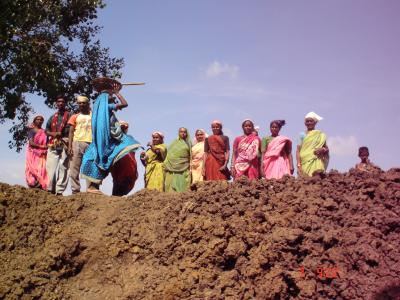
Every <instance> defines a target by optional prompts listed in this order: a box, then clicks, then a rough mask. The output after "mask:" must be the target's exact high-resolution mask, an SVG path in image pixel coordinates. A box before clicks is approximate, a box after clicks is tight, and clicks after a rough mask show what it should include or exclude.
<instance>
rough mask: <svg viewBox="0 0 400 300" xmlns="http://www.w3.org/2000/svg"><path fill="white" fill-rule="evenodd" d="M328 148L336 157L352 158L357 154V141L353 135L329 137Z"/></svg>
mask: <svg viewBox="0 0 400 300" xmlns="http://www.w3.org/2000/svg"><path fill="white" fill-rule="evenodd" d="M328 147H329V151H330V152H331V153H332V154H333V155H337V156H354V155H357V153H358V141H357V138H356V137H355V136H353V135H350V136H333V137H329V138H328Z"/></svg>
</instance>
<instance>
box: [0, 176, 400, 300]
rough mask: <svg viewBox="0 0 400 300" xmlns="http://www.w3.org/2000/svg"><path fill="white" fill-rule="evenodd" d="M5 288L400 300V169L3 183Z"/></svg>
mask: <svg viewBox="0 0 400 300" xmlns="http://www.w3.org/2000/svg"><path fill="white" fill-rule="evenodd" d="M0 251H1V252H0V253H1V257H0V269H1V270H2V272H1V275H0V299H3V298H5V299H16V298H22V299H37V298H40V297H42V298H45V299H399V298H396V297H400V288H399V287H400V169H392V170H390V171H388V172H382V173H375V174H367V173H357V172H355V171H351V172H350V173H346V174H340V173H336V172H331V173H329V174H327V175H326V177H325V178H310V179H294V178H285V179H283V180H282V181H265V180H260V181H255V182H249V181H247V180H245V179H243V180H239V181H236V182H235V183H230V184H228V183H224V182H209V183H205V184H199V185H196V186H194V187H193V191H190V192H187V193H182V194H166V193H158V192H154V191H146V190H142V191H139V192H138V193H136V194H135V195H133V196H131V197H128V198H117V197H105V196H100V197H99V196H93V195H87V194H79V195H77V196H69V197H55V196H52V195H49V194H47V193H45V192H42V191H36V190H28V189H25V188H23V187H20V186H9V185H6V184H1V185H0Z"/></svg>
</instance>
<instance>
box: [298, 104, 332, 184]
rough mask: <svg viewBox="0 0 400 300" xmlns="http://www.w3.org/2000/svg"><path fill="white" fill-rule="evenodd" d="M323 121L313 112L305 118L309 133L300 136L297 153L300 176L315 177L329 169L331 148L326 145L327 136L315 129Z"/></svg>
mask: <svg viewBox="0 0 400 300" xmlns="http://www.w3.org/2000/svg"><path fill="white" fill-rule="evenodd" d="M322 119H323V118H322V117H321V116H319V115H317V114H316V113H315V112H313V111H312V112H309V113H308V114H307V115H306V116H305V117H304V124H305V125H306V128H307V131H306V133H304V134H302V135H301V136H300V144H299V145H298V146H297V151H296V158H297V172H298V173H299V175H306V176H313V175H315V174H317V173H323V172H325V171H326V169H327V167H328V162H329V148H328V146H327V144H326V140H327V137H326V134H325V133H323V132H322V131H320V130H317V129H315V125H316V124H317V122H319V121H321V120H322Z"/></svg>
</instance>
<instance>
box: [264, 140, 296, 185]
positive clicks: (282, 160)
mask: <svg viewBox="0 0 400 300" xmlns="http://www.w3.org/2000/svg"><path fill="white" fill-rule="evenodd" d="M288 144H289V146H290V147H291V145H292V141H291V140H290V139H289V138H288V137H286V136H282V135H278V136H276V137H275V138H273V139H272V140H270V142H269V143H268V147H267V150H266V152H265V154H264V156H263V158H262V159H263V171H264V175H265V178H266V179H272V178H274V179H281V178H282V177H283V176H284V175H290V163H289V156H288V153H286V152H285V150H284V148H285V146H286V145H288Z"/></svg>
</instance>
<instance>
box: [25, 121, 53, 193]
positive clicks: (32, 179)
mask: <svg viewBox="0 0 400 300" xmlns="http://www.w3.org/2000/svg"><path fill="white" fill-rule="evenodd" d="M33 142H34V143H35V144H38V145H46V142H47V136H46V134H45V132H44V130H43V129H39V130H38V132H37V133H36V134H35V136H34V138H33ZM46 155H47V149H38V148H34V147H32V146H31V145H29V144H28V146H27V148H26V162H25V177H26V183H27V184H28V186H29V187H37V186H38V185H39V186H40V187H41V188H42V189H44V190H46V189H47V181H48V180H47V173H46Z"/></svg>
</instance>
